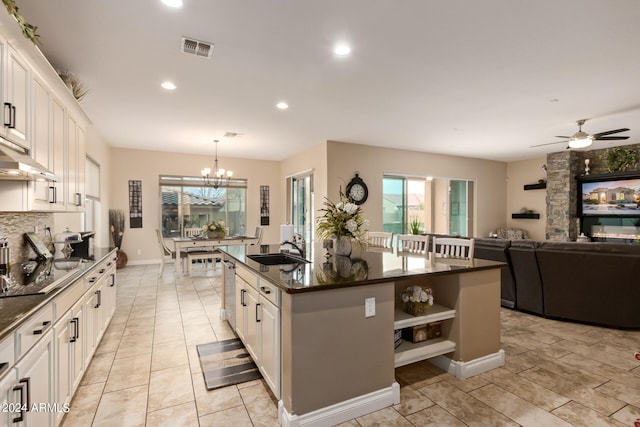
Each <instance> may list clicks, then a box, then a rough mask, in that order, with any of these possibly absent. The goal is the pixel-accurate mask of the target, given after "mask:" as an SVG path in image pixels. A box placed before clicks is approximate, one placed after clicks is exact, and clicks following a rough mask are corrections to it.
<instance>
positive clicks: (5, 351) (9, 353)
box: [0, 334, 15, 376]
mask: <svg viewBox="0 0 640 427" xmlns="http://www.w3.org/2000/svg"><path fill="white" fill-rule="evenodd" d="M14 362H15V347H14V342H13V334H11V335H9V336H8V337H6V338H5V339H3V340H2V342H0V376H2V374H4V373H5V372H6V371H7V369H9V368H11V367H12V366H13V363H14ZM5 363H6V364H5Z"/></svg>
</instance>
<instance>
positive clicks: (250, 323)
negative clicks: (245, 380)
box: [235, 265, 282, 399]
mask: <svg viewBox="0 0 640 427" xmlns="http://www.w3.org/2000/svg"><path fill="white" fill-rule="evenodd" d="M238 271H239V272H240V274H237V275H236V313H235V315H236V333H237V334H238V337H240V339H241V340H242V342H243V343H244V345H245V347H246V348H247V350H248V351H249V354H251V357H252V358H253V360H254V362H255V363H256V365H257V366H258V368H259V369H260V372H261V373H262V376H263V377H264V379H265V381H266V382H267V384H268V385H269V387H270V388H271V391H272V392H273V394H274V395H275V397H276V398H278V399H279V398H280V366H281V363H282V361H281V346H280V308H279V307H278V306H277V305H275V304H274V303H273V302H272V301H271V300H270V298H271V299H274V293H275V292H279V291H277V290H275V289H274V288H272V287H265V286H260V279H259V278H258V277H257V276H255V275H253V274H252V273H250V272H248V271H247V270H246V269H244V268H242V267H238V266H237V265H236V272H238ZM248 274H250V275H251V276H247V275H248ZM243 276H244V277H243ZM245 279H247V280H245ZM254 284H255V286H254ZM258 289H260V290H258ZM265 292H268V294H266V293H265ZM274 300H275V301H278V300H279V299H277V298H275V299H274Z"/></svg>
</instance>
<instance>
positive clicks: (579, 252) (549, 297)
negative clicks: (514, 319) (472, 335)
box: [475, 238, 640, 329]
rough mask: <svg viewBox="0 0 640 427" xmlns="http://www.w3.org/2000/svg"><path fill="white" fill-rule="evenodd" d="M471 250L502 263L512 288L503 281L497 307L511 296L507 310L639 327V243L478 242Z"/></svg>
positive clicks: (608, 324)
mask: <svg viewBox="0 0 640 427" xmlns="http://www.w3.org/2000/svg"><path fill="white" fill-rule="evenodd" d="M489 240H499V241H496V242H488V241H489ZM505 246H506V252H507V253H506V254H504V255H503V252H502V251H503V250H504V247H505ZM475 251H476V252H475V253H476V257H477V258H484V259H496V257H498V255H499V256H504V259H506V261H504V262H507V266H508V269H509V270H510V273H511V275H512V277H513V288H511V284H510V282H509V280H508V279H507V281H506V285H505V283H503V286H502V291H503V294H502V305H503V306H507V307H509V305H508V304H505V301H510V300H509V298H512V297H513V301H514V304H513V306H512V307H513V308H516V309H518V310H522V311H526V312H530V313H534V314H537V315H541V316H545V317H552V318H557V319H564V320H573V321H579V322H585V323H592V324H598V325H603V326H609V327H616V328H627V329H640V309H638V304H639V303H640V245H635V244H615V243H577V242H535V241H531V240H512V241H504V240H502V239H484V238H478V239H476V249H475ZM499 260H500V261H502V259H499ZM503 277H504V275H503ZM503 282H504V278H503ZM512 291H513V295H512V294H511V292H512Z"/></svg>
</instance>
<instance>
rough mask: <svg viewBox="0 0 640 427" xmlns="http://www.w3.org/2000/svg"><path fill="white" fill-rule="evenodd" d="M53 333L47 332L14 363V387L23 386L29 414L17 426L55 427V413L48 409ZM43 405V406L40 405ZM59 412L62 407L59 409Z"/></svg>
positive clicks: (50, 397) (51, 393)
mask: <svg viewBox="0 0 640 427" xmlns="http://www.w3.org/2000/svg"><path fill="white" fill-rule="evenodd" d="M53 341H54V340H53V332H52V330H49V332H47V333H46V334H45V335H44V336H43V337H42V338H41V339H40V341H38V343H37V344H36V345H35V346H34V347H33V349H32V350H31V351H29V352H28V353H27V354H26V355H25V357H24V358H23V359H22V360H20V361H19V362H18V363H16V371H17V374H18V384H16V386H17V387H24V395H25V396H29V397H30V401H29V403H30V406H29V411H26V412H25V413H24V420H23V422H22V423H14V424H13V425H17V426H26V427H47V426H54V425H55V417H54V414H55V413H56V410H54V409H53V408H51V407H47V406H46V405H47V404H51V403H52V402H55V400H54V363H53V361H54V353H53V345H54V344H53ZM43 405H44V406H43ZM60 409H61V408H60Z"/></svg>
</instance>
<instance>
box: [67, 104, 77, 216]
mask: <svg viewBox="0 0 640 427" xmlns="http://www.w3.org/2000/svg"><path fill="white" fill-rule="evenodd" d="M66 147H67V150H66V151H67V152H66V154H67V156H66V160H67V165H66V167H65V185H66V187H67V191H66V193H67V195H66V198H67V210H69V211H75V210H76V208H77V207H78V188H77V187H78V185H77V184H78V124H77V122H76V121H75V120H74V119H73V117H71V116H68V117H67V140H66Z"/></svg>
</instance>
